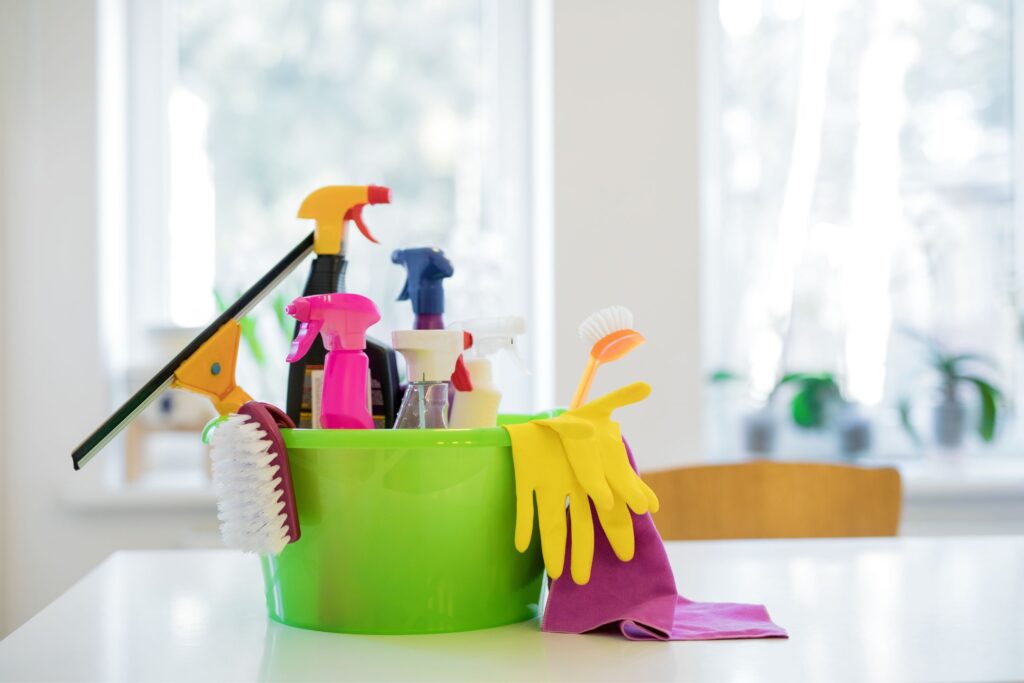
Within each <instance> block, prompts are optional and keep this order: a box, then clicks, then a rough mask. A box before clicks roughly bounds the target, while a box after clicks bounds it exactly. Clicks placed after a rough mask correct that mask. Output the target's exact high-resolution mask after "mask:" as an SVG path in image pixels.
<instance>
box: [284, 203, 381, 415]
mask: <svg viewBox="0 0 1024 683" xmlns="http://www.w3.org/2000/svg"><path fill="white" fill-rule="evenodd" d="M390 201H391V191H390V190H389V189H388V188H386V187H380V186H376V185H368V186H347V185H332V186H328V187H322V188H320V189H319V190H317V191H315V192H313V194H311V195H309V196H308V197H306V199H305V200H304V201H303V202H302V206H301V207H299V218H311V219H314V220H316V229H315V234H314V243H313V251H314V252H315V253H316V257H315V258H314V259H313V265H312V266H311V268H310V271H309V278H308V279H307V280H306V286H305V288H304V289H303V290H302V296H314V295H317V294H332V293H334V292H344V291H345V268H346V266H347V265H348V262H347V261H346V260H345V246H346V245H345V242H346V238H347V235H346V232H347V227H348V221H350V220H351V221H355V224H356V226H357V227H358V228H359V231H360V232H361V233H363V236H364V237H366V238H367V239H368V240H370V241H371V242H376V241H377V240H376V239H374V238H373V235H371V234H370V231H369V229H367V227H366V224H365V223H364V222H363V215H362V214H363V207H364V206H366V205H367V204H388V203H390ZM298 330H299V327H298V325H296V327H295V334H296V335H297V334H298ZM326 356H327V351H326V349H325V348H324V345H323V342H322V341H321V340H320V337H319V336H317V339H316V340H315V341H314V342H313V345H312V347H311V348H310V349H309V351H308V352H307V353H306V355H305V356H303V358H302V360H300V361H297V362H295V363H292V364H291V366H290V367H289V369H288V406H287V408H288V417H290V418H291V419H292V420H294V421H295V424H296V425H297V426H298V427H299V428H301V429H309V428H313V427H320V425H314V424H313V399H314V396H315V392H316V391H317V390H318V387H317V389H315V388H314V387H315V386H316V385H317V384H318V382H319V380H320V379H321V378H322V377H323V374H322V373H323V367H324V359H325V358H326ZM366 356H367V358H368V359H369V361H370V399H369V400H370V404H371V408H370V412H371V413H372V414H373V421H374V426H375V427H377V428H378V429H389V428H391V427H392V426H394V424H395V411H396V405H397V402H398V401H399V399H400V394H399V382H398V364H397V361H396V357H395V350H394V349H393V348H391V347H390V346H388V345H386V344H383V343H381V342H379V341H377V340H376V339H373V338H371V337H367V338H366Z"/></svg>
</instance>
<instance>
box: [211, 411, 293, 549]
mask: <svg viewBox="0 0 1024 683" xmlns="http://www.w3.org/2000/svg"><path fill="white" fill-rule="evenodd" d="M266 436H267V435H266V433H265V432H264V431H263V430H262V429H260V427H259V425H258V424H257V423H256V422H254V421H251V420H250V419H249V418H248V417H247V416H245V415H237V414H232V415H230V416H229V417H228V419H227V420H225V421H224V422H222V423H221V424H219V425H217V428H216V429H215V430H214V431H213V436H212V437H211V439H210V458H211V459H212V460H213V488H214V491H215V492H216V494H217V517H218V518H220V535H221V538H222V539H223V540H224V545H226V546H227V547H229V548H233V549H236V550H243V551H245V552H250V553H260V554H268V555H276V554H277V553H279V552H281V551H282V550H283V549H284V547H285V546H286V545H287V544H288V541H289V538H288V527H287V519H286V517H285V514H284V512H283V510H284V501H283V500H282V498H283V492H282V491H281V489H279V488H278V484H280V482H281V479H280V478H279V477H278V476H277V470H278V467H277V465H271V461H272V460H273V459H274V456H273V454H271V453H268V450H269V449H270V447H271V445H272V442H271V441H270V439H267V438H266Z"/></svg>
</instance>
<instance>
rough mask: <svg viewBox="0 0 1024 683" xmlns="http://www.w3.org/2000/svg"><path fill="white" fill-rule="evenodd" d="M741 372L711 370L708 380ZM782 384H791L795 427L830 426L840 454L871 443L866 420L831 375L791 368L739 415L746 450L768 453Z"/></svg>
mask: <svg viewBox="0 0 1024 683" xmlns="http://www.w3.org/2000/svg"><path fill="white" fill-rule="evenodd" d="M739 379H742V376H741V375H739V374H737V373H734V372H731V371H729V370H719V371H716V372H714V373H712V375H711V377H710V380H711V381H712V382H729V381H735V380H739ZM784 387H794V389H795V393H793V396H792V398H790V400H789V414H790V417H791V418H792V420H793V424H794V425H796V427H797V428H798V429H803V430H809V431H820V430H823V429H826V428H828V427H832V426H834V427H835V428H836V430H837V434H838V436H839V450H840V452H841V453H842V454H843V455H846V456H855V455H859V454H860V453H862V452H864V451H866V450H867V449H868V447H869V446H870V444H871V425H870V422H869V421H868V420H867V418H865V417H864V416H863V415H861V413H860V412H859V411H858V410H856V407H855V406H854V405H853V404H851V403H849V402H848V401H846V399H844V398H843V395H842V391H840V389H839V384H838V382H837V381H836V379H835V376H834V375H833V374H832V373H830V372H792V373H787V374H786V375H783V377H782V378H781V379H780V380H779V381H778V382H777V383H776V384H775V386H774V387H773V388H772V390H771V392H770V393H769V394H768V399H767V400H766V402H765V405H764V406H763V407H761V408H760V409H758V410H755V411H753V412H750V413H748V414H747V415H746V416H744V418H743V444H744V447H745V448H746V450H747V451H748V452H750V453H754V454H758V455H767V454H770V453H771V452H772V451H773V450H774V447H775V437H776V431H777V430H776V420H775V411H774V410H773V405H774V402H775V400H776V397H777V396H778V394H779V392H780V391H781V390H782V389H783V388H784Z"/></svg>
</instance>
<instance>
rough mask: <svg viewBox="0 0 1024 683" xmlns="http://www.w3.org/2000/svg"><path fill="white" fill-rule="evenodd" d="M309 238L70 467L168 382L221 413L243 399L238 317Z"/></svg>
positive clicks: (135, 397)
mask: <svg viewBox="0 0 1024 683" xmlns="http://www.w3.org/2000/svg"><path fill="white" fill-rule="evenodd" d="M313 242H314V234H313V233H310V234H309V235H307V236H306V238H305V239H303V240H302V241H301V242H299V243H298V244H297V245H296V246H295V248H293V249H292V250H291V251H290V252H288V254H287V255H285V257H284V258H283V259H281V260H280V261H278V262H277V263H276V264H275V265H274V267H273V268H271V269H270V270H268V271H267V272H266V273H265V274H264V275H263V277H261V278H260V279H259V280H257V281H256V283H255V284H254V285H253V286H252V287H250V288H249V289H247V290H246V291H245V293H244V294H242V296H240V297H239V298H238V300H237V301H235V302H234V303H233V304H231V305H230V306H228V307H227V309H225V311H224V312H223V313H221V314H220V315H219V316H217V319H216V320H214V321H213V322H212V323H210V324H209V325H208V326H207V327H206V329H204V330H203V331H202V332H200V333H199V334H198V335H196V337H195V339H193V340H192V341H191V342H189V344H188V346H186V347H185V348H184V349H182V350H181V351H180V352H179V353H178V355H176V356H175V357H174V358H172V359H171V360H170V361H169V362H168V363H167V365H165V366H164V367H163V368H162V369H161V370H160V371H159V372H158V373H156V374H155V375H153V377H151V378H150V379H149V381H147V382H146V383H145V384H144V385H142V387H141V388H140V389H139V390H138V391H136V392H135V393H134V394H132V395H131V397H129V399H128V400H127V401H125V402H124V405H122V406H121V407H120V408H118V409H117V410H116V411H115V412H114V414H113V415H111V416H110V417H108V418H107V419H106V420H105V421H104V422H103V424H101V425H100V426H99V427H98V428H97V429H96V430H95V431H94V432H93V433H92V434H90V435H89V436H88V437H86V439H85V440H84V441H83V442H82V443H81V444H79V445H78V447H77V448H75V450H74V451H72V452H71V461H72V462H73V463H74V466H75V469H76V470H78V469H81V468H82V467H84V466H85V464H86V463H87V462H89V460H91V459H92V457H93V456H94V455H96V454H97V453H99V452H100V451H101V450H102V449H103V448H104V447H105V446H106V445H107V444H108V443H110V441H111V439H113V438H114V437H115V436H117V435H118V433H120V431H121V430H122V429H124V428H125V427H126V426H127V425H128V423H129V422H131V421H132V420H134V419H135V417H136V416H138V414H139V413H141V412H142V411H143V410H145V409H146V407H147V406H148V405H149V404H151V403H152V402H153V401H155V400H156V399H157V397H158V396H160V394H162V393H163V392H164V391H165V390H166V389H169V388H171V387H172V386H178V387H181V388H183V389H188V390H190V391H195V392H198V393H201V394H203V395H204V396H207V397H209V398H210V400H211V401H213V404H214V407H215V408H216V409H217V412H219V413H221V414H222V415H225V414H228V413H231V412H233V411H235V410H237V409H238V407H239V406H241V405H242V404H243V403H245V402H246V401H249V400H250V397H249V395H248V394H246V393H245V392H244V391H242V390H241V388H240V387H238V385H237V384H236V383H235V371H234V368H235V360H236V357H237V355H238V340H239V336H240V333H241V330H240V328H239V325H238V321H239V320H241V319H242V318H243V317H245V315H246V314H248V313H249V311H251V310H252V309H253V308H254V307H255V306H256V304H258V303H259V302H260V301H261V300H262V299H263V297H265V296H266V295H267V294H268V293H269V292H271V291H273V290H274V288H275V287H277V286H278V285H279V284H281V282H282V281H283V280H284V279H285V278H286V277H288V275H289V274H290V273H291V272H292V271H293V270H295V268H297V267H298V265H299V264H300V263H302V260H303V259H305V258H306V256H308V255H309V253H310V252H311V251H313ZM396 375H397V372H396Z"/></svg>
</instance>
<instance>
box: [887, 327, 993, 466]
mask: <svg viewBox="0 0 1024 683" xmlns="http://www.w3.org/2000/svg"><path fill="white" fill-rule="evenodd" d="M904 333H905V334H906V335H908V336H909V337H911V338H913V339H916V340H917V341H919V342H921V344H922V345H923V346H924V347H925V350H926V352H927V356H928V365H929V366H930V368H931V369H932V370H933V371H934V372H935V373H936V374H937V375H938V378H937V379H938V388H939V403H937V404H936V405H935V406H934V409H933V413H932V431H933V436H934V438H935V442H936V443H937V444H938V445H939V446H941V447H944V448H956V447H957V446H959V445H960V444H961V443H962V442H963V438H964V434H965V432H966V431H967V407H966V406H965V405H964V402H963V396H962V393H961V387H964V386H967V387H971V388H973V389H974V390H975V391H977V394H978V401H979V403H980V411H979V414H978V422H977V424H976V425H975V431H976V432H977V434H978V436H979V437H981V440H982V441H984V442H985V443H991V442H992V441H994V440H995V437H996V425H997V424H998V422H999V415H1000V412H1001V410H1002V408H1003V407H1004V401H1003V392H1002V390H1001V389H999V387H997V386H996V385H995V384H993V383H992V382H990V381H989V380H988V379H986V378H985V377H983V376H981V375H980V374H978V371H979V370H981V369H982V368H983V367H985V366H987V367H989V368H992V369H995V368H996V367H997V364H996V362H995V360H994V359H992V358H991V357H989V356H986V355H984V354H980V353H954V352H951V351H949V350H948V349H946V348H945V347H943V345H942V344H940V343H939V342H938V340H936V339H934V338H932V337H928V336H926V335H923V334H921V333H918V332H914V331H912V330H904ZM899 412H900V424H901V425H902V426H903V429H904V430H905V431H906V432H907V434H908V435H909V436H910V438H911V439H913V440H914V442H915V443H917V444H920V443H921V442H922V439H921V436H920V434H919V433H918V431H917V429H916V428H915V427H914V424H913V420H912V414H913V402H912V399H911V397H910V396H904V397H903V398H901V399H900V403H899Z"/></svg>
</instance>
